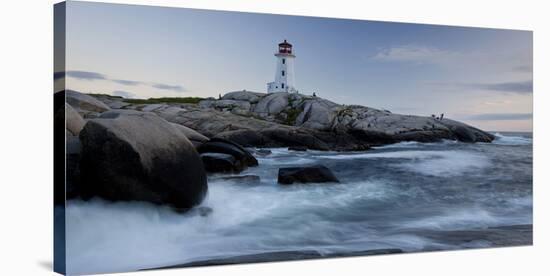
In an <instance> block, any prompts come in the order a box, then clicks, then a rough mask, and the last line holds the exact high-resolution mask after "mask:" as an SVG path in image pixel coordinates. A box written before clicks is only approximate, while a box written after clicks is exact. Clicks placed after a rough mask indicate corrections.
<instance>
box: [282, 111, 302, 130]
mask: <svg viewBox="0 0 550 276" xmlns="http://www.w3.org/2000/svg"><path fill="white" fill-rule="evenodd" d="M301 112H302V110H300V109H298V108H291V109H288V110H287V111H286V115H287V116H286V120H285V122H284V123H285V124H286V125H289V126H293V125H294V123H296V118H298V115H300V113H301Z"/></svg>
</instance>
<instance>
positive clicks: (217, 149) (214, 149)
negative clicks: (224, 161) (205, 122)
mask: <svg viewBox="0 0 550 276" xmlns="http://www.w3.org/2000/svg"><path fill="white" fill-rule="evenodd" d="M197 150H198V151H199V152H200V153H225V154H229V155H232V156H233V157H234V158H235V159H236V160H237V161H239V162H241V163H242V164H243V165H244V166H247V167H253V166H258V160H256V158H255V157H254V156H252V154H250V152H248V151H247V150H246V149H245V148H243V147H242V146H241V145H239V144H237V143H235V142H231V141H229V140H225V139H222V138H212V139H210V141H208V142H205V143H203V144H202V145H200V146H199V147H198V149H197Z"/></svg>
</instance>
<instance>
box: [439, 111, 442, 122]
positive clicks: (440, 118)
mask: <svg viewBox="0 0 550 276" xmlns="http://www.w3.org/2000/svg"><path fill="white" fill-rule="evenodd" d="M439 120H440V121H442V120H443V113H441V117H439Z"/></svg>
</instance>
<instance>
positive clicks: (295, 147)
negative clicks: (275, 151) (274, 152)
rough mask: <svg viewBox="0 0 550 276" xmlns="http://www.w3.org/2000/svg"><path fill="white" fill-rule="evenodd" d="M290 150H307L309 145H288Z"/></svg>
mask: <svg viewBox="0 0 550 276" xmlns="http://www.w3.org/2000/svg"><path fill="white" fill-rule="evenodd" d="M288 150H293V151H307V147H305V146H292V147H288Z"/></svg>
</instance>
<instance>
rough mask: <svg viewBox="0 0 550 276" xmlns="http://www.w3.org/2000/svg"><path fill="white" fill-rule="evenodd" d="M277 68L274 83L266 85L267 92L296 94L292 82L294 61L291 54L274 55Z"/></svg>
mask: <svg viewBox="0 0 550 276" xmlns="http://www.w3.org/2000/svg"><path fill="white" fill-rule="evenodd" d="M275 56H276V57H277V66H276V70H275V81H274V82H270V83H268V84H267V92H268V93H275V92H297V90H296V87H295V82H294V80H295V79H294V59H295V58H296V57H295V56H294V55H292V54H280V53H278V54H275Z"/></svg>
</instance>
